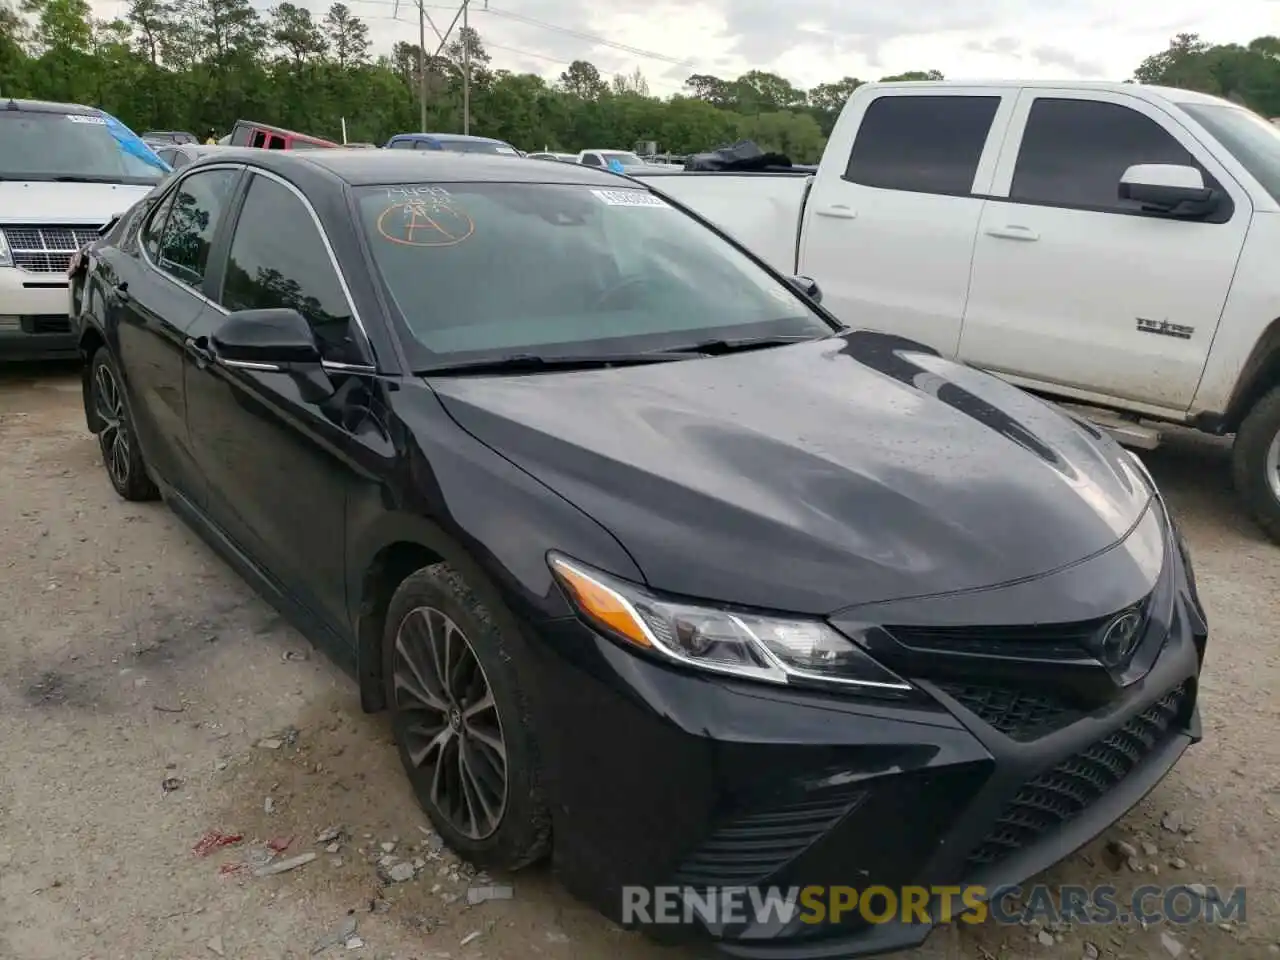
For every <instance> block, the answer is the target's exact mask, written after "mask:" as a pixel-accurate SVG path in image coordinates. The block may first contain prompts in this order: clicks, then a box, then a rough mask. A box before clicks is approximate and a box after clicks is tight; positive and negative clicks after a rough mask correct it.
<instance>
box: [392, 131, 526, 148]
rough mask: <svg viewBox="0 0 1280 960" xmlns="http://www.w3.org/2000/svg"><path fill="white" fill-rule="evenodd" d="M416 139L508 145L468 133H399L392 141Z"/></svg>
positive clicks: (501, 141) (503, 141) (491, 138)
mask: <svg viewBox="0 0 1280 960" xmlns="http://www.w3.org/2000/svg"><path fill="white" fill-rule="evenodd" d="M414 137H421V138H423V139H431V140H441V141H446V142H451V143H500V144H503V145H504V146H505V145H506V144H507V141H505V140H495V139H494V138H493V137H473V136H471V135H470V134H466V133H397V134H396V135H395V136H394V137H392V138H391V139H392V140H409V139H412V138H414Z"/></svg>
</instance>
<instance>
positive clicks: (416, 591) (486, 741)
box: [383, 564, 551, 870]
mask: <svg viewBox="0 0 1280 960" xmlns="http://www.w3.org/2000/svg"><path fill="white" fill-rule="evenodd" d="M516 643H518V640H517V639H516V638H510V637H506V636H504V635H503V632H502V631H501V630H500V628H499V627H498V625H497V624H496V623H495V621H494V618H493V616H492V615H491V613H490V611H489V610H488V609H486V608H485V606H484V605H483V604H482V603H481V602H480V600H479V599H478V598H477V597H476V595H475V593H474V592H473V591H472V589H471V587H470V586H469V585H468V584H467V583H466V582H465V581H464V580H463V578H462V577H461V575H460V574H458V573H457V572H456V571H455V570H453V569H452V568H451V567H449V566H448V565H446V564H436V565H434V566H431V567H426V568H424V569H422V570H419V571H417V572H416V573H414V574H411V575H410V576H409V577H407V578H406V579H405V581H404V582H403V583H401V584H400V586H399V588H398V589H397V590H396V592H395V595H394V596H393V597H392V598H391V604H390V606H389V608H388V611H387V619H386V632H385V635H384V638H383V664H384V668H385V674H386V678H387V679H386V683H387V702H388V704H389V705H390V708H391V719H392V727H393V729H394V731H395V738H396V745H397V746H398V748H399V751H400V760H401V762H402V763H403V764H404V767H405V771H406V773H407V774H408V776H409V781H410V783H411V784H412V785H413V789H414V792H415V793H416V794H417V797H418V802H419V803H420V804H421V805H422V807H423V809H424V810H426V812H427V814H428V815H429V816H430V817H431V820H432V823H434V824H435V827H436V829H437V830H438V831H439V833H440V836H441V837H442V838H443V839H444V841H445V842H446V843H447V844H448V845H449V846H450V847H451V848H452V849H453V850H454V851H455V852H457V853H458V854H459V855H460V856H463V857H465V858H466V859H468V860H470V861H472V862H473V863H476V864H478V865H480V866H485V867H492V868H495V869H504V870H514V869H517V868H519V867H523V866H525V865H527V864H529V863H532V862H533V861H535V860H537V859H539V858H540V857H541V856H542V855H543V854H545V853H546V851H547V849H548V847H549V845H550V835H551V829H550V817H549V814H548V813H547V809H546V805H545V803H544V802H543V799H542V791H541V785H540V780H539V767H538V753H537V747H536V743H535V741H534V736H533V731H532V729H531V727H530V723H529V719H528V711H527V708H526V706H525V699H524V694H523V692H522V690H521V689H520V686H519V682H518V678H517V675H516V670H515V667H514V662H513V656H514V655H515V649H514V648H515V645H516Z"/></svg>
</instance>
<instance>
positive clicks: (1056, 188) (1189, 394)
mask: <svg viewBox="0 0 1280 960" xmlns="http://www.w3.org/2000/svg"><path fill="white" fill-rule="evenodd" d="M1139 163H1176V164H1189V165H1191V166H1196V167H1199V168H1200V171H1201V174H1202V175H1203V177H1204V180H1205V184H1206V185H1207V186H1214V187H1217V188H1218V189H1220V190H1222V191H1224V193H1225V194H1226V196H1227V197H1228V198H1229V202H1227V203H1226V204H1225V205H1224V206H1223V207H1222V208H1221V209H1220V210H1219V212H1218V213H1216V214H1214V215H1212V216H1210V217H1208V218H1206V219H1205V220H1203V221H1191V220H1176V219H1169V218H1165V217H1161V216H1157V215H1152V214H1148V213H1144V212H1143V211H1141V210H1140V209H1137V204H1134V203H1132V202H1130V201H1126V200H1120V199H1119V198H1118V197H1119V194H1118V190H1119V183H1120V178H1121V176H1122V174H1123V173H1124V171H1125V170H1126V169H1127V168H1128V167H1129V166H1131V165H1133V164H1139ZM1252 212H1253V206H1252V204H1251V202H1250V200H1249V195H1248V193H1247V192H1246V191H1245V190H1244V189H1242V188H1241V187H1240V186H1239V184H1238V183H1237V182H1236V181H1235V180H1234V179H1232V177H1231V175H1230V174H1229V173H1228V172H1227V170H1226V169H1225V168H1224V167H1223V166H1222V165H1221V164H1219V163H1218V162H1217V161H1216V160H1215V159H1214V157H1213V156H1212V154H1210V152H1209V151H1208V150H1206V149H1205V148H1204V146H1203V145H1202V144H1201V143H1200V142H1199V141H1198V140H1197V139H1196V138H1195V137H1193V136H1192V135H1191V134H1190V133H1189V132H1188V131H1187V130H1186V129H1185V128H1184V127H1183V126H1182V124H1181V123H1180V122H1179V120H1178V118H1177V117H1176V116H1174V115H1172V114H1170V113H1168V112H1166V111H1165V110H1163V109H1161V108H1160V107H1158V106H1156V105H1154V104H1151V103H1148V102H1147V101H1145V100H1142V99H1139V98H1137V97H1134V96H1131V95H1128V94H1123V93H1106V92H1102V91H1080V90H1069V89H1068V90H1055V89H1040V88H1037V89H1026V90H1023V91H1022V93H1021V95H1020V96H1019V99H1018V103H1017V107H1016V109H1015V111H1014V115H1013V119H1012V122H1011V125H1010V128H1009V135H1008V137H1007V139H1006V146H1005V149H1004V150H1003V152H1002V155H1001V157H1000V161H999V164H998V166H997V170H996V176H995V179H994V181H993V183H992V187H991V197H990V199H989V200H988V202H987V204H986V207H985V209H984V210H983V213H982V222H981V225H980V229H979V231H978V238H977V243H976V245H975V248H974V257H973V276H972V280H971V282H970V287H969V301H968V306H967V308H966V310H965V317H964V331H963V336H962V337H961V341H960V356H961V358H962V359H964V360H966V361H968V362H970V363H972V364H974V365H975V366H980V367H984V368H986V369H989V370H992V371H994V372H996V373H1000V374H1003V375H1005V376H1007V377H1008V378H1009V379H1011V380H1014V381H1015V382H1017V383H1019V384H1022V385H1024V386H1029V387H1032V388H1039V389H1044V390H1046V391H1049V392H1052V393H1056V394H1059V395H1062V396H1067V397H1071V398H1074V399H1080V400H1084V401H1090V400H1092V401H1095V402H1110V403H1117V402H1122V403H1123V404H1124V405H1125V406H1126V407H1130V408H1136V409H1138V410H1139V411H1141V412H1148V413H1153V414H1166V415H1170V414H1178V413H1181V412H1183V411H1185V410H1186V409H1187V408H1188V406H1189V405H1190V403H1191V401H1192V398H1193V397H1194V395H1195V391H1196V387H1197V385H1198V383H1199V381H1200V376H1201V373H1202V372H1203V370H1204V366H1205V361H1206V359H1207V358H1208V355H1209V347H1210V345H1211V344H1212V342H1213V337H1214V334H1215V332H1216V331H1217V328H1218V320H1219V318H1220V317H1221V315H1222V310H1223V306H1224V304H1225V302H1226V299H1227V293H1228V291H1229V290H1230V287H1231V280H1232V276H1233V274H1234V272H1235V268H1236V261H1237V260H1238V259H1239V257H1240V252H1241V250H1242V248H1243V245H1244V239H1245V235H1246V233H1247V232H1248V229H1249V221H1250V219H1251V216H1252Z"/></svg>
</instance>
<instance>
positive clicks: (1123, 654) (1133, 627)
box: [1098, 610, 1142, 667]
mask: <svg viewBox="0 0 1280 960" xmlns="http://www.w3.org/2000/svg"><path fill="white" fill-rule="evenodd" d="M1141 628H1142V617H1141V616H1140V615H1139V613H1138V611H1136V610H1126V611H1125V612H1124V613H1122V614H1120V615H1119V616H1118V617H1116V618H1115V619H1113V620H1112V621H1111V622H1110V623H1108V624H1107V625H1106V626H1105V627H1103V628H1102V640H1101V642H1099V644H1098V653H1099V656H1100V659H1101V660H1102V662H1103V663H1104V664H1105V665H1106V666H1108V667H1118V666H1119V665H1120V664H1122V663H1124V662H1125V661H1126V660H1128V659H1129V656H1130V655H1131V654H1132V653H1133V649H1134V647H1136V646H1137V645H1138V639H1139V636H1140V633H1141Z"/></svg>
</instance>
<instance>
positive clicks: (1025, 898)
mask: <svg viewBox="0 0 1280 960" xmlns="http://www.w3.org/2000/svg"><path fill="white" fill-rule="evenodd" d="M622 899H623V904H622V920H623V922H624V923H628V924H630V923H638V924H645V925H650V924H689V923H693V922H695V921H701V922H702V923H706V924H710V925H715V926H721V925H725V924H757V925H763V926H766V927H774V928H777V927H782V926H786V925H788V924H790V923H791V922H793V921H795V920H799V922H801V923H808V924H822V923H839V922H841V921H842V920H845V921H847V920H851V919H855V918H856V919H860V920H862V921H863V922H865V923H872V924H881V923H897V922H901V923H950V922H952V921H955V920H959V921H960V922H963V923H972V924H977V923H985V922H986V921H988V920H992V921H994V922H995V923H998V924H1021V923H1023V922H1025V921H1028V920H1042V921H1044V922H1059V923H1067V922H1070V923H1077V924H1097V925H1105V924H1113V923H1126V922H1129V921H1139V922H1141V923H1144V924H1153V923H1170V924H1175V925H1187V924H1193V923H1226V922H1228V921H1235V922H1237V923H1244V922H1246V903H1245V899H1246V891H1245V888H1243V887H1233V888H1231V889H1229V890H1219V889H1218V888H1217V887H1196V888H1192V887H1188V886H1182V885H1172V886H1168V887H1160V886H1155V885H1147V886H1141V887H1138V888H1136V889H1135V890H1134V891H1133V893H1132V894H1130V895H1128V896H1124V895H1122V894H1121V893H1120V892H1119V890H1118V889H1117V888H1116V887H1113V886H1098V887H1082V886H1070V885H1064V886H1056V887H1053V886H1047V885H1045V884H1036V885H1034V886H1030V887H1021V886H1012V887H998V888H995V889H991V890H988V889H987V888H985V887H979V886H936V887H902V888H899V889H896V890H895V889H891V888H889V887H881V886H872V887H866V888H862V889H859V888H857V887H845V886H831V887H822V886H809V887H768V888H763V889H762V888H759V887H745V888H726V887H722V888H717V889H710V890H708V889H694V888H690V887H678V886H673V887H624V888H623V895H622Z"/></svg>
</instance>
